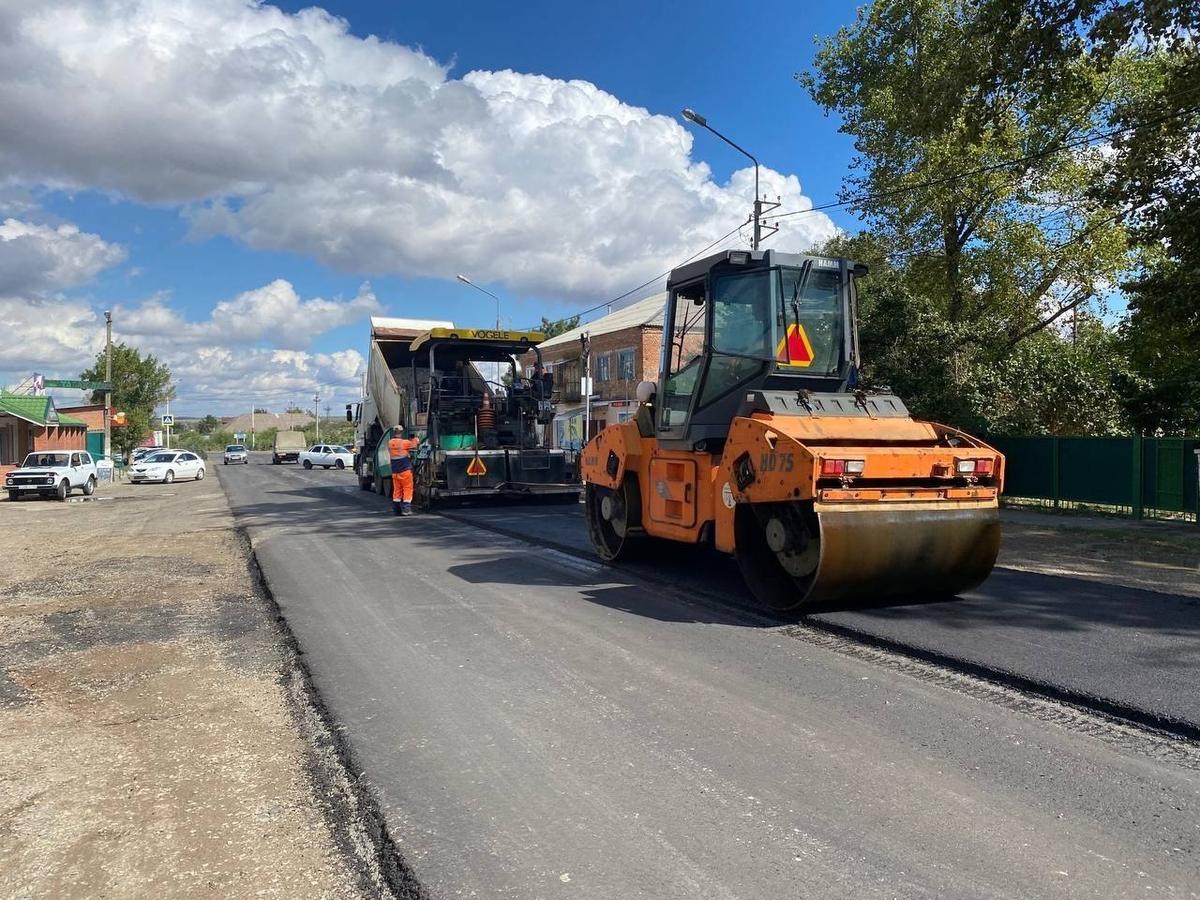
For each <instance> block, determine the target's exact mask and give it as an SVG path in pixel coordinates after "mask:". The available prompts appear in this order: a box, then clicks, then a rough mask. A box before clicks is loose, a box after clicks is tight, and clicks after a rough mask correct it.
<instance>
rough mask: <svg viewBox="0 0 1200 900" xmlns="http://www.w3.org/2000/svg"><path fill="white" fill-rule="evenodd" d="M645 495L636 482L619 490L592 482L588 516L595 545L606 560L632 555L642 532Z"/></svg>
mask: <svg viewBox="0 0 1200 900" xmlns="http://www.w3.org/2000/svg"><path fill="white" fill-rule="evenodd" d="M641 502H642V501H641V496H640V494H639V493H638V490H637V486H636V484H635V483H634V482H633V481H630V480H626V481H625V482H624V483H623V484H622V485H621V486H620V487H619V488H616V489H615V490H614V489H612V488H606V487H603V486H601V485H598V484H588V486H587V488H586V489H585V491H584V515H585V517H586V518H587V525H588V535H589V537H591V539H592V546H593V547H595V548H596V553H597V554H598V555H599V556H600V558H601V559H603V560H615V559H618V558H620V557H623V556H628V555H629V554H630V552H631V550H632V549H633V547H634V546H636V544H637V542H638V535H640V533H641V520H642V506H641Z"/></svg>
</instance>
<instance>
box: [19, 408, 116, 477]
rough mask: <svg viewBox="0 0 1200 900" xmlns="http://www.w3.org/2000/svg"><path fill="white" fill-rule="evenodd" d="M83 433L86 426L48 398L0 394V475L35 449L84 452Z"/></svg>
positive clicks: (81, 420)
mask: <svg viewBox="0 0 1200 900" xmlns="http://www.w3.org/2000/svg"><path fill="white" fill-rule="evenodd" d="M101 410H102V411H103V407H101ZM101 415H103V412H102V413H101ZM101 430H102V431H103V425H101ZM87 433H88V423H87V422H86V421H84V420H83V419H80V418H76V417H74V416H71V415H68V414H66V413H62V412H59V411H58V410H57V409H56V408H55V406H54V400H53V398H51V397H29V396H24V395H18V394H6V393H0V475H3V474H4V473H5V472H6V471H9V470H10V469H14V468H16V467H17V466H18V465H20V463H21V460H23V459H24V458H25V457H26V456H27V455H28V454H30V453H34V452H35V451H38V450H86V449H87Z"/></svg>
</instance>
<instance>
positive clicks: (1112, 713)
mask: <svg viewBox="0 0 1200 900" xmlns="http://www.w3.org/2000/svg"><path fill="white" fill-rule="evenodd" d="M435 512H436V514H437V515H439V516H442V517H443V518H446V519H451V520H453V521H455V522H461V523H463V524H466V525H470V526H472V527H475V528H482V529H483V530H485V531H492V532H495V533H496V534H500V535H504V536H505V537H508V538H513V539H516V540H522V541H525V542H526V543H529V544H535V545H537V546H539V547H547V548H549V549H552V550H556V551H558V552H559V553H565V554H568V555H570V556H573V557H575V558H577V559H584V560H587V561H588V562H591V563H596V564H598V565H602V566H607V567H608V568H610V569H616V570H617V571H619V572H627V573H629V574H630V575H633V576H635V577H637V578H641V579H643V580H645V581H649V582H652V583H654V584H658V585H662V586H664V587H670V588H677V585H676V584H675V583H674V582H673V581H672V580H671V579H669V578H667V577H662V578H660V577H658V576H657V575H654V574H651V573H647V572H643V571H640V570H637V571H635V570H633V569H629V568H627V567H625V566H622V565H621V564H620V563H611V562H605V561H604V560H602V559H600V558H599V557H598V556H595V555H593V554H588V553H583V552H581V551H580V550H579V548H578V547H573V546H570V545H568V544H562V543H559V542H557V541H551V540H545V539H541V538H537V537H533V536H531V535H529V534H527V533H524V532H520V531H518V530H516V529H511V528H505V527H504V526H501V525H494V524H492V523H490V522H480V521H479V520H477V519H472V518H470V517H468V516H460V515H455V513H454V511H453V510H436V511H435ZM998 568H1000V567H998ZM695 596H697V597H703V598H704V599H705V600H706V601H708V602H709V603H717V604H719V605H720V606H721V607H722V608H723V609H729V608H730V607H731V606H732V607H734V608H736V609H737V610H738V611H740V612H744V613H747V614H750V615H754V616H757V617H758V618H759V619H760V620H761V621H764V622H770V623H772V624H775V625H779V626H788V625H791V626H796V625H801V626H804V627H807V628H812V629H814V630H816V631H821V632H824V633H826V634H830V635H834V636H835V637H840V638H842V639H844V640H849V641H854V642H855V643H859V644H864V645H866V646H870V647H874V648H876V649H879V650H886V651H887V652H889V653H895V654H897V655H899V656H905V657H908V658H910V659H914V660H917V661H919V662H924V663H929V664H932V665H936V666H942V667H944V668H947V669H950V670H952V671H955V672H958V673H960V674H963V675H969V676H970V677H972V678H978V679H980V680H981V681H986V682H988V683H990V684H994V685H997V686H999V687H1003V688H1008V689H1010V690H1016V691H1021V692H1023V693H1026V694H1031V695H1033V696H1036V697H1041V698H1044V699H1048V700H1053V701H1055V702H1056V703H1062V704H1065V705H1067V706H1073V707H1076V708H1077V709H1081V710H1083V711H1085V712H1088V713H1092V714H1095V715H1100V716H1103V717H1105V718H1109V719H1113V720H1116V721H1118V722H1122V723H1125V724H1128V725H1134V726H1136V727H1138V728H1145V729H1148V730H1150V731H1154V732H1157V733H1160V734H1163V735H1166V736H1168V737H1172V738H1181V739H1183V740H1187V741H1194V742H1200V725H1197V724H1194V723H1192V722H1187V721H1184V720H1181V719H1175V718H1173V717H1170V716H1160V715H1156V714H1155V713H1152V712H1148V711H1146V710H1141V709H1138V708H1136V707H1133V706H1128V705H1126V704H1123V703H1120V702H1118V701H1115V700H1106V699H1104V698H1103V697H1094V696H1091V695H1089V694H1084V693H1081V692H1078V691H1072V690H1070V689H1069V688H1064V687H1061V686H1059V685H1054V684H1051V683H1049V682H1042V681H1038V680H1037V679H1033V678H1028V677H1026V676H1024V675H1019V674H1017V673H1015V672H1010V671H1007V670H1005V669H997V668H993V667H991V666H985V665H982V664H980V663H977V662H973V661H971V660H967V659H963V658H961V657H956V656H952V655H950V654H945V653H938V652H937V651H934V650H928V649H925V648H922V647H914V646H912V645H910V644H905V643H902V642H900V641H895V640H892V639H890V638H885V637H880V636H879V635H876V634H872V633H871V632H869V631H863V630H861V629H858V628H853V627H851V626H848V625H838V624H835V623H833V622H826V621H823V620H821V619H815V618H812V617H811V616H803V617H797V618H781V617H779V616H774V615H772V614H771V613H769V612H768V611H765V610H761V609H757V608H755V607H753V606H750V605H746V604H740V603H735V604H731V603H730V602H729V598H727V597H722V596H720V595H716V594H710V593H707V592H706V591H704V590H703V588H698V589H697V592H696V594H695Z"/></svg>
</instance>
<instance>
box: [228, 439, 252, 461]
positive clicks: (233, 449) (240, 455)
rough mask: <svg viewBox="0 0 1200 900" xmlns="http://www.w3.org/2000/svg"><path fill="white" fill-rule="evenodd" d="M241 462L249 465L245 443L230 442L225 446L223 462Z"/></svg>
mask: <svg viewBox="0 0 1200 900" xmlns="http://www.w3.org/2000/svg"><path fill="white" fill-rule="evenodd" d="M230 463H242V464H243V465H247V466H248V465H250V454H249V453H247V452H246V446H245V444H230V445H229V446H228V447H226V448H225V458H224V464H225V465H229V464H230Z"/></svg>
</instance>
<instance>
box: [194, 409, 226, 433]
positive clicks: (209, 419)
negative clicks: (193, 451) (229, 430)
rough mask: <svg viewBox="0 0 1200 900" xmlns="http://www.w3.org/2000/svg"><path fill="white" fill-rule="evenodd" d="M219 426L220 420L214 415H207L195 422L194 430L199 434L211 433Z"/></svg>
mask: <svg viewBox="0 0 1200 900" xmlns="http://www.w3.org/2000/svg"><path fill="white" fill-rule="evenodd" d="M220 427H221V420H220V419H218V418H217V417H216V416H214V415H211V414H210V415H207V416H205V417H204V418H203V419H201V420H200V421H199V422H197V423H196V430H197V431H198V432H200V433H201V434H212V432H214V431H216V430H217V429H218V428H220Z"/></svg>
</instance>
